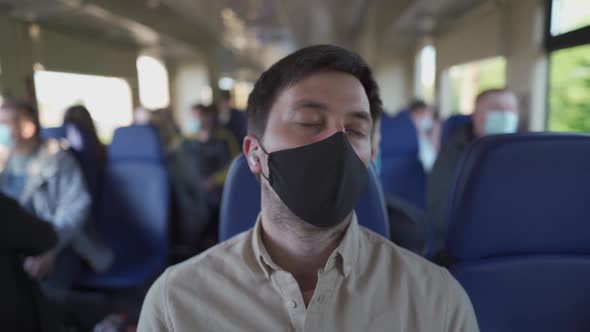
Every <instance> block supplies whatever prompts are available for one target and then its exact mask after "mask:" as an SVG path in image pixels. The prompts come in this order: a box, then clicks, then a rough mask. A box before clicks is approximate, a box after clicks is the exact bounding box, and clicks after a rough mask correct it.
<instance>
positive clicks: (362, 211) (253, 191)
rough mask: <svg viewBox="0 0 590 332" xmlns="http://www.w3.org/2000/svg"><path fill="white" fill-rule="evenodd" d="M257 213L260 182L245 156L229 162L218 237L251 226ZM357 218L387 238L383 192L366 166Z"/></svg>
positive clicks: (387, 227)
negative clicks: (367, 171)
mask: <svg viewBox="0 0 590 332" xmlns="http://www.w3.org/2000/svg"><path fill="white" fill-rule="evenodd" d="M259 212H260V184H259V183H258V181H257V180H256V178H255V177H254V175H252V173H251V172H250V169H249V168H248V164H247V162H246V158H244V156H243V155H240V156H238V157H237V158H236V159H235V160H234V161H233V163H232V165H231V167H230V169H229V172H228V175H227V180H226V182H225V188H224V190H223V197H222V200H221V211H220V220H219V239H220V241H225V240H227V239H229V238H230V237H232V236H234V235H237V234H239V233H241V232H244V231H246V230H248V229H250V228H252V227H253V226H254V224H255V222H256V217H257V216H258V213H259ZM356 212H357V216H358V221H359V224H360V225H363V226H365V227H367V228H369V229H371V230H372V231H374V232H376V233H379V234H381V235H382V236H384V237H386V238H389V222H388V220H387V211H386V210H385V201H384V198H383V192H382V191H381V187H380V185H379V181H378V178H377V175H376V173H375V170H374V169H373V167H372V166H371V167H370V168H369V185H368V188H367V190H366V192H365V193H363V195H362V196H361V198H360V199H359V202H358V204H357V207H356Z"/></svg>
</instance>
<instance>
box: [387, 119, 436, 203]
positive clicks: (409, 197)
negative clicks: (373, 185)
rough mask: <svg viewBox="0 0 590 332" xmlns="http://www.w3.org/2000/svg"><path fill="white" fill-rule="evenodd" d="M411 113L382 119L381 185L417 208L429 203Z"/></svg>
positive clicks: (390, 193)
mask: <svg viewBox="0 0 590 332" xmlns="http://www.w3.org/2000/svg"><path fill="white" fill-rule="evenodd" d="M417 135H418V134H417V132H416V127H415V126H414V123H413V122H412V120H411V118H410V115H409V113H408V112H401V113H400V114H398V115H396V116H395V117H390V116H384V117H383V118H382V120H381V184H382V186H383V191H384V192H385V194H386V195H394V196H397V197H399V198H401V199H403V200H405V201H406V202H408V203H411V204H413V205H414V206H415V207H417V208H419V209H422V210H424V209H425V206H426V174H425V172H424V168H423V166H422V164H421V163H420V160H419V159H418V136H417Z"/></svg>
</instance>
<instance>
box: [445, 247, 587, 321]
mask: <svg viewBox="0 0 590 332" xmlns="http://www.w3.org/2000/svg"><path fill="white" fill-rule="evenodd" d="M451 273H452V274H453V275H454V276H455V278H457V280H458V281H459V282H460V283H461V285H462V286H463V287H464V288H465V290H466V292H467V294H469V297H470V298H471V301H472V302H473V306H474V308H475V312H476V315H477V320H478V323H479V326H480V330H481V331H482V332H490V331H493V332H496V331H498V332H504V331H505V332H512V331H535V332H555V331H568V332H569V331H572V332H583V331H590V315H588V308H589V307H590V283H589V282H588V279H589V278H590V258H589V257H588V256H586V257H577V256H525V257H518V256H516V257H510V258H498V259H489V260H481V261H474V262H469V263H463V264H460V265H456V266H453V267H451Z"/></svg>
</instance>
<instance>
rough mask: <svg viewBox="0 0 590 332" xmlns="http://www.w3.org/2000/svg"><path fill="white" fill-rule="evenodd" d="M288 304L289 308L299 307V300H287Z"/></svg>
mask: <svg viewBox="0 0 590 332" xmlns="http://www.w3.org/2000/svg"><path fill="white" fill-rule="evenodd" d="M287 305H288V306H289V308H291V309H295V308H297V302H295V300H289V302H287Z"/></svg>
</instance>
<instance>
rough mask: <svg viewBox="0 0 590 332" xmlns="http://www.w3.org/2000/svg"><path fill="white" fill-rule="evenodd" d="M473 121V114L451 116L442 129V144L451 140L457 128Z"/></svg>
mask: <svg viewBox="0 0 590 332" xmlns="http://www.w3.org/2000/svg"><path fill="white" fill-rule="evenodd" d="M471 121H472V118H471V115H463V114H455V115H451V116H449V118H448V119H446V120H445V122H443V125H442V130H441V133H440V145H441V146H443V145H445V144H446V143H447V142H448V141H449V139H450V138H451V136H453V133H455V130H457V129H458V128H460V127H461V126H463V125H466V124H468V123H469V122H471Z"/></svg>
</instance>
